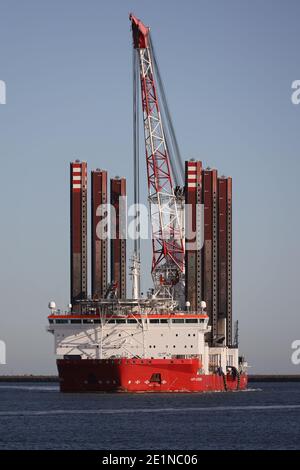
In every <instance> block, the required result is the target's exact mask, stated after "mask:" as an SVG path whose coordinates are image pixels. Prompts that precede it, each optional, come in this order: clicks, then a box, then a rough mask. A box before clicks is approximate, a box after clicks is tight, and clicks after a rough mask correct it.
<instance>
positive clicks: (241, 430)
mask: <svg viewBox="0 0 300 470" xmlns="http://www.w3.org/2000/svg"><path fill="white" fill-rule="evenodd" d="M299 448H300V383H252V384H250V389H249V390H248V391H245V392H233V393H206V394H160V395H144V394H140V395H127V394H105V395H102V394H99V395H96V394H87V395H80V394H67V395H65V394H61V393H60V392H59V391H58V386H56V385H52V384H33V383H31V384H24V383H22V384H17V383H16V384H12V383H10V384H0V449H106V450H108V449H110V450H113V449H130V450H131V449H133V450H137V449H144V450H149V449H154V450H159V449H167V450H177V449H178V450H200V449H299Z"/></svg>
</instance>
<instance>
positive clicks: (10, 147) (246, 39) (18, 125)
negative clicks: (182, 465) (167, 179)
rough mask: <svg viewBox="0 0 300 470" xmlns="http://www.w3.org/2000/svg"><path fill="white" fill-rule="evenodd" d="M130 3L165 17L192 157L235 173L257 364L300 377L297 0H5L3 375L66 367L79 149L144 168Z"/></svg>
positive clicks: (168, 78) (122, 169)
mask: <svg viewBox="0 0 300 470" xmlns="http://www.w3.org/2000/svg"><path fill="white" fill-rule="evenodd" d="M130 11H133V12H134V13H135V14H136V15H137V16H138V17H140V18H141V19H143V20H144V22H145V23H146V24H148V25H150V26H151V31H152V38H153V42H154V45H155V48H156V53H157V56H158V60H159V64H160V69H161V74H162V76H163V79H164V84H165V88H166V92H167V96H168V102H169V105H170V108H171V111H172V116H173V120H174V124H175V128H176V131H177V137H178V141H179V144H180V148H181V152H182V155H183V156H184V158H187V159H189V158H197V159H201V160H203V162H204V165H205V166H206V165H209V166H210V167H216V168H218V169H219V171H220V173H221V174H225V175H231V176H232V177H233V191H234V206H233V210H234V212H233V213H234V274H233V286H234V317H235V319H237V318H238V319H239V321H240V341H241V350H242V351H243V352H244V353H246V355H247V357H248V360H249V363H250V364H251V365H252V368H251V370H250V371H251V372H274V373H275V372H286V373H299V371H300V370H299V367H300V366H295V365H292V364H291V360H290V357H291V352H292V351H291V343H292V341H293V340H295V339H300V321H299V299H298V283H299V278H300V276H299V274H300V272H299V271H300V270H299V266H300V256H299V228H300V223H299V208H298V205H299V189H298V188H299V184H298V179H299V169H300V168H299V167H300V165H299V150H300V140H299V131H300V105H299V106H295V105H293V104H292V103H291V92H292V90H291V84H292V82H293V81H294V80H296V79H300V58H299V41H300V29H299V14H300V4H299V2H297V0H289V1H287V2H284V1H283V0H282V1H279V0H273V1H272V0H264V1H263V2H262V1H260V0H251V1H250V0H226V1H225V0H209V1H208V0H207V1H204V0H186V1H185V2H179V1H170V0H164V1H163V2H161V1H158V0H152V1H151V2H149V1H144V0H139V1H127V0H123V1H117V0H112V1H111V2H106V1H99V0H98V1H95V0H87V1H83V0H81V1H79V0H60V1H58V0H52V1H49V0H44V1H37V0H27V1H26V2H21V1H17V0H9V1H8V0H2V1H1V4H0V80H4V81H5V82H6V86H7V104H6V105H0V159H1V160H0V161H1V198H0V210H1V221H2V230H1V232H0V256H1V258H0V259H1V263H0V281H1V282H0V294H1V307H0V309H1V312H0V339H2V340H4V341H5V342H6V344H7V365H6V366H0V373H7V374H8V373H51V372H53V373H54V372H55V361H54V355H53V338H52V337H51V336H50V335H49V334H47V333H46V331H45V326H46V324H47V320H46V317H47V314H48V311H47V303H48V300H50V299H55V300H56V302H57V303H58V304H60V305H61V306H65V305H67V303H68V301H69V299H68V297H69V213H68V210H69V192H68V177H69V161H70V160H73V159H74V158H79V159H81V160H87V161H88V165H89V169H92V168H96V167H102V168H106V169H107V170H108V171H109V173H110V175H111V176H115V175H120V176H126V177H127V178H132V163H131V161H132V96H131V90H132V75H131V74H132V72H131V54H132V52H131V34H130V24H129V21H128V13H129V12H130ZM141 167H142V175H144V176H143V177H142V181H143V178H144V189H143V191H142V194H143V197H144V198H145V197H146V190H145V188H146V173H145V165H144V164H143V161H142V165H141ZM145 251H146V250H145ZM148 251H149V250H148ZM143 261H144V265H145V270H146V269H147V263H148V260H147V258H146V257H144V260H143ZM146 280H147V279H146ZM144 287H145V286H144Z"/></svg>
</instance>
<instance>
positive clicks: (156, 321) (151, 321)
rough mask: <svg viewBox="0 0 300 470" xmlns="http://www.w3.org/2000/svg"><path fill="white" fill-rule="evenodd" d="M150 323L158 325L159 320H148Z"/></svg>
mask: <svg viewBox="0 0 300 470" xmlns="http://www.w3.org/2000/svg"><path fill="white" fill-rule="evenodd" d="M150 323H159V319H158V318H155V319H154V320H150Z"/></svg>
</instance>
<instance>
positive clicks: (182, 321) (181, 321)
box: [172, 318, 184, 323]
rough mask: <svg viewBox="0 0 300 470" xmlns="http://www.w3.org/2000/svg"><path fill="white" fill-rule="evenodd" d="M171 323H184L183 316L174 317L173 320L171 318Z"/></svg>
mask: <svg viewBox="0 0 300 470" xmlns="http://www.w3.org/2000/svg"><path fill="white" fill-rule="evenodd" d="M172 323H184V319H183V318H176V319H175V320H172Z"/></svg>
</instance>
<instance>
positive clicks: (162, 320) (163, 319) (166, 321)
mask: <svg viewBox="0 0 300 470" xmlns="http://www.w3.org/2000/svg"><path fill="white" fill-rule="evenodd" d="M160 323H168V320H167V319H166V318H162V319H161V320H160Z"/></svg>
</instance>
